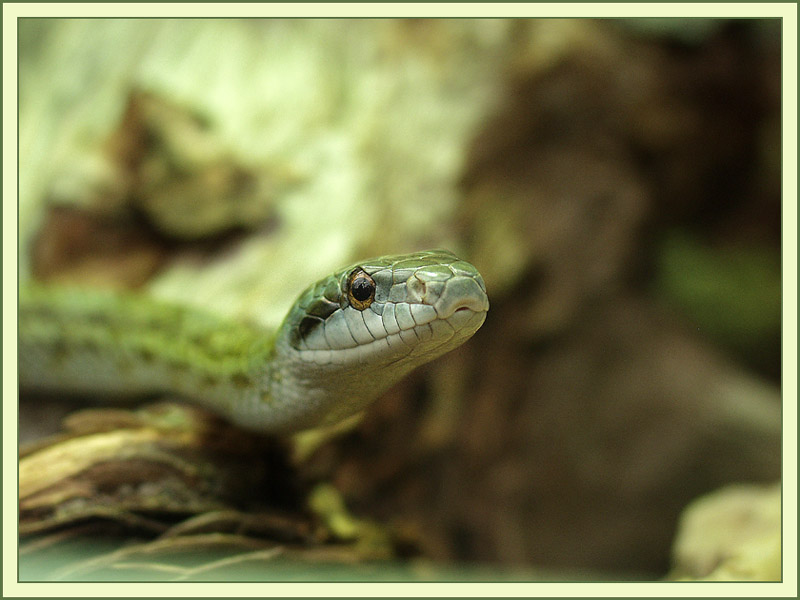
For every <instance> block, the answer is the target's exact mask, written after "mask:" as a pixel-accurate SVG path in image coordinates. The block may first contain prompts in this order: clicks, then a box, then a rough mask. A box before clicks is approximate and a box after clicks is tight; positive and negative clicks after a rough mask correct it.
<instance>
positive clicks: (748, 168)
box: [19, 19, 781, 579]
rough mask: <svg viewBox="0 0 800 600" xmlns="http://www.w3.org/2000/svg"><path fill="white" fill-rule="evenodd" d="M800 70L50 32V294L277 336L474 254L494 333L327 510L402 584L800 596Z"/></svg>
mask: <svg viewBox="0 0 800 600" xmlns="http://www.w3.org/2000/svg"><path fill="white" fill-rule="evenodd" d="M780 68H781V23H780V21H779V20H776V19H772V20H767V19H764V20H754V19H751V20H747V19H740V20H732V21H726V20H709V19H691V20H690V19H622V20H585V19H568V20H559V19H547V20H536V19H531V20H526V19H511V20H505V19H491V20H473V19H459V20H447V19H443V20H415V19H408V20H406V19H397V20H394V19H386V20H358V19H355V20H316V19H303V20H280V19H277V20H272V19H270V20H235V19H234V20H180V19H177V20H137V19H125V20H122V19H121V20H105V19H100V20H81V19H70V20H59V19H26V20H22V21H20V24H19V161H20V173H19V194H20V195H19V205H20V216H19V231H20V238H19V239H20V242H19V243H20V274H21V278H22V279H23V280H25V279H28V278H33V279H39V280H44V281H49V282H54V283H81V284H87V285H97V286H103V287H114V288H118V289H137V290H139V291H143V292H145V293H148V294H152V295H154V296H157V297H160V298H164V299H168V300H171V301H177V302H185V303H188V304H194V305H198V306H203V307H205V308H210V309H212V310H215V311H218V312H220V313H222V314H228V315H235V316H240V317H246V318H251V319H256V320H258V321H260V322H262V323H264V324H265V325H268V326H270V325H272V326H276V325H277V324H278V323H279V321H280V320H281V318H282V317H283V315H284V314H285V313H286V311H287V309H288V308H289V306H290V305H291V304H292V302H293V301H294V299H295V297H296V295H297V294H298V293H299V292H300V291H301V290H302V288H304V287H305V286H306V285H307V284H308V283H310V282H312V281H314V280H316V279H317V278H319V277H321V276H324V275H326V274H328V273H329V272H331V271H333V270H334V269H335V268H337V267H340V266H341V265H343V264H347V263H348V262H351V261H354V260H358V259H359V258H363V257H365V256H372V255H380V254H387V253H397V252H405V251H415V250H419V249H425V248H433V247H446V248H450V249H452V250H453V251H455V252H456V253H457V254H459V255H460V256H461V257H463V258H464V259H466V260H469V261H471V262H472V263H474V264H475V265H476V266H477V267H478V268H479V270H480V271H481V273H482V274H483V276H484V279H485V281H486V285H487V289H488V291H489V297H490V301H491V310H490V312H489V316H488V318H487V320H486V323H485V325H484V326H483V328H482V329H481V330H480V331H479V332H478V333H477V334H476V336H475V337H474V338H473V339H472V340H471V341H470V342H469V343H467V344H466V345H465V346H463V347H461V348H459V349H458V350H456V351H455V352H453V353H451V354H450V355H447V356H445V357H443V358H442V359H440V360H438V361H436V362H434V363H433V364H430V365H428V366H426V367H425V368H423V369H421V370H420V371H418V372H416V373H414V374H413V375H412V376H410V377H409V378H408V379H406V380H405V381H403V382H402V383H401V384H399V385H398V386H396V387H395V388H394V389H392V390H391V391H390V392H388V393H387V395H386V396H385V397H384V398H383V399H381V400H380V401H379V402H377V403H376V404H375V405H374V406H373V407H372V408H371V409H370V410H369V411H368V412H367V415H366V417H365V419H364V420H363V421H362V422H361V423H360V424H359V425H358V426H357V428H356V429H355V430H353V431H350V432H349V433H347V434H345V435H343V436H341V437H340V438H338V439H336V440H333V441H331V442H328V443H326V444H324V445H323V446H322V447H320V448H319V449H317V450H316V452H314V453H313V455H312V456H310V457H309V458H308V459H307V460H306V461H305V462H304V464H303V465H302V467H301V471H302V473H303V477H304V478H306V479H313V480H316V481H326V482H329V483H330V484H331V485H332V486H333V488H335V489H336V490H338V493H339V494H341V496H342V498H343V499H344V501H345V503H346V505H347V507H348V509H349V510H350V511H352V513H353V514H354V515H358V517H359V518H362V519H367V520H370V522H374V523H378V524H380V526H381V527H385V528H386V530H387V531H390V532H391V536H392V539H394V540H395V543H394V545H393V548H394V555H395V556H396V557H400V558H404V557H405V558H409V559H410V558H414V559H424V560H426V561H429V562H430V564H434V565H482V566H487V567H488V568H498V569H499V568H503V569H530V568H533V569H545V570H546V572H549V573H557V574H562V575H557V576H556V578H558V577H561V578H582V577H584V578H591V577H595V578H600V577H610V578H623V579H628V578H637V579H641V578H660V577H664V576H666V575H668V574H670V573H672V574H673V575H674V576H691V577H705V576H709V575H711V574H713V573H714V572H715V569H718V568H719V567H720V565H721V564H723V563H725V561H726V560H727V559H728V558H730V557H731V556H733V555H735V556H736V557H737V560H739V559H741V557H742V556H755V559H754V562H755V564H761V562H763V563H764V564H766V565H767V566H766V567H764V569H766V570H764V569H762V570H760V571H759V570H757V569H756V570H755V571H748V570H747V569H751V570H752V569H754V567H752V561H751V563H748V564H747V565H746V566H745V567H741V565H740V567H741V568H740V570H739V571H734V575H730V577H732V578H737V577H736V574H737V573H738V577H745V575H743V574H742V570H741V569H744V572H746V573H750V574H751V575H752V572H756V573H757V576H753V577H755V578H761V579H769V578H772V577H773V576H774V574H775V573H776V572H775V571H774V569H775V568H777V577H780V565H779V559H780V529H779V526H780V488H779V487H775V485H774V484H776V483H777V482H779V479H780V475H781V453H780V450H781V445H780V444H781V408H780V383H781V180H780V175H781V162H780V159H781V147H780V142H781V118H780V108H781V96H780V94H781V78H780ZM57 414H58V413H57V412H55V411H52V410H51V409H50V408H45V409H40V411H39V413H36V414H34V415H33V416H32V417H26V414H25V413H24V412H23V413H22V415H21V419H22V421H23V422H22V423H21V429H20V431H21V435H23V437H24V438H25V439H33V438H36V437H39V436H41V435H42V434H43V433H45V432H47V430H48V427H50V428H52V427H53V423H54V421H56V416H57ZM26 419H28V420H27V421H26ZM730 485H735V487H733V488H730V487H727V491H726V490H723V492H721V494H722V495H721V496H720V498H721V504H718V505H714V508H713V509H712V510H711V513H710V514H711V518H710V519H706V520H703V519H702V518H700V519H699V520H698V519H695V520H694V521H692V523H694V525H693V527H695V529H692V530H691V531H687V529H686V528H687V527H689V525H687V523H688V521H687V520H686V518H683V519H682V518H681V514H682V511H683V510H684V509H685V507H686V506H687V505H688V504H689V503H690V502H691V501H693V500H695V499H697V498H699V497H701V496H703V495H705V494H708V493H711V492H715V491H717V490H720V489H721V488H726V486H730ZM731 490H733V491H732V492H731ZM726 494H727V495H726ZM731 494H732V496H731ZM730 498H733V500H732V503H733V504H731V501H730ZM726 499H728V500H726ZM726 502H727V504H726ZM731 506H733V508H731ZM776 507H777V509H776ZM690 521H691V519H690ZM698 523H699V524H698ZM697 528H699V529H697ZM743 530H744V533H741V532H742V531H743ZM679 532H680V535H681V536H688V538H687V537H680V538H679V537H677V536H678V535H679ZM693 536H694V537H693ZM676 539H679V540H683V539H690V540H691V539H695V540H699V542H698V545H699V546H702V549H699V550H698V548H697V547H691V544H690V547H689V548H688V549H686V548H683V547H682V546H681V547H680V548H683V549H682V550H680V552H678V549H680V548H679V546H680V543H677V545H676ZM718 539H721V540H723V541H721V542H719V544H721V546H720V545H718V546H714V547H713V548H706V547H705V546H704V544H705V545H710V544H711V541H712V540H718ZM742 539H744V540H745V541H746V542H747V543H751V542H752V543H751V546H750V547H751V548H752V547H755V548H756V550H753V551H752V552H751V551H750V550H742V551H739V550H736V552H734V551H733V550H732V549H733V548H739V546H738V545H737V544H739V543H740V541H741V540H742ZM398 540H400V541H398ZM720 548H722V550H721V549H720ZM748 553H749V554H748ZM776 560H777V561H778V563H775V561H776ZM693 561H694V562H693ZM759 561H761V562H759ZM775 564H777V567H775ZM564 573H566V574H567V575H563V574H564Z"/></svg>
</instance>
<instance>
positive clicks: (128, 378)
mask: <svg viewBox="0 0 800 600" xmlns="http://www.w3.org/2000/svg"><path fill="white" fill-rule="evenodd" d="M488 308H489V301H488V298H487V295H486V287H485V285H484V282H483V279H482V278H481V276H480V274H479V273H478V271H477V269H476V268H475V267H474V266H472V265H471V264H470V263H468V262H465V261H462V260H460V259H458V258H457V257H456V256H455V255H453V254H452V253H450V252H448V251H443V250H435V251H426V252H419V253H415V254H405V255H395V256H383V257H379V258H373V259H368V260H364V261H361V262H359V263H357V264H353V265H349V266H348V267H346V268H344V269H341V270H339V271H337V272H335V273H333V274H331V275H330V276H328V277H326V278H324V279H322V280H321V281H319V282H317V283H315V284H314V285H311V286H309V287H308V288H307V289H306V290H305V291H304V292H303V293H302V294H300V296H299V298H298V299H297V301H296V302H295V303H294V305H293V306H292V308H291V309H290V310H289V312H288V314H287V315H286V317H285V319H284V321H283V323H282V324H281V326H280V327H279V328H278V330H277V331H269V330H265V329H264V328H263V327H259V326H254V325H252V324H247V323H242V322H237V321H231V320H225V319H222V318H219V317H216V316H214V315H211V314H206V313H204V312H201V311H198V310H196V309H191V308H188V307H185V306H176V305H169V304H165V303H161V302H158V301H156V300H153V299H148V298H144V297H138V296H134V295H129V294H128V295H126V294H114V293H100V292H97V291H93V292H87V291H85V290H77V289H66V288H50V287H39V286H33V287H28V288H24V289H22V290H21V291H20V305H19V376H20V386H21V388H22V389H32V390H40V391H54V390H57V391H65V392H69V393H72V394H102V395H103V396H104V397H105V396H109V397H110V396H132V395H133V396H140V395H146V394H153V393H173V394H176V395H178V396H181V397H183V398H185V399H188V400H191V401H194V402H197V403H198V404H201V405H204V406H206V407H208V408H210V409H212V410H214V411H215V412H218V413H220V414H221V415H223V416H225V417H227V418H228V419H230V420H231V421H233V422H234V423H237V424H238V425H241V426H243V427H246V428H249V429H253V430H258V431H265V432H277V433H280V432H292V431H299V430H303V429H308V428H311V427H317V426H325V425H331V424H334V423H336V422H338V421H340V420H342V419H344V418H346V417H348V416H350V415H352V414H355V413H357V412H359V411H360V410H362V409H363V408H365V407H366V406H367V405H368V404H369V403H371V402H372V401H373V400H374V399H375V398H377V397H378V396H379V395H380V394H381V393H382V392H384V391H385V390H386V389H387V388H388V387H389V386H391V385H392V384H393V383H395V382H396V381H398V380H399V379H400V378H402V377H403V376H405V375H406V374H407V373H408V372H410V371H411V370H412V369H414V368H416V367H418V366H419V365H421V364H424V363H426V362H428V361H430V360H433V359H435V358H437V357H438V356H441V355H442V354H444V353H445V352H448V351H450V350H452V349H453V348H455V347H457V346H459V345H461V344H462V343H464V342H465V341H466V340H467V339H469V338H470V337H471V336H472V335H473V334H474V333H475V332H476V331H477V330H478V328H479V327H480V326H481V325H482V324H483V321H484V319H485V318H486V311H487V310H488Z"/></svg>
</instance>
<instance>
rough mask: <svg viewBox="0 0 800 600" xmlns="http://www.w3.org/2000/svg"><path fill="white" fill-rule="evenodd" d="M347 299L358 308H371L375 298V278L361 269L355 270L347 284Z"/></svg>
mask: <svg viewBox="0 0 800 600" xmlns="http://www.w3.org/2000/svg"><path fill="white" fill-rule="evenodd" d="M347 299H348V300H349V301H350V306H352V307H353V308H355V309H356V310H364V309H367V308H369V305H370V304H372V301H373V300H374V299H375V280H374V279H372V277H370V276H369V275H368V274H367V273H365V272H364V271H362V270H361V269H356V270H355V271H353V272H352V273H351V274H350V279H349V280H348V284H347Z"/></svg>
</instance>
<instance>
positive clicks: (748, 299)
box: [655, 231, 782, 369]
mask: <svg viewBox="0 0 800 600" xmlns="http://www.w3.org/2000/svg"><path fill="white" fill-rule="evenodd" d="M655 285H656V289H657V293H659V294H662V295H663V297H664V299H665V300H666V301H667V302H668V303H669V304H671V305H672V306H673V307H675V308H677V309H678V310H679V311H681V312H682V313H683V314H685V315H686V316H687V317H688V319H689V320H690V321H691V323H692V324H693V325H694V326H696V327H697V330H698V331H699V332H700V334H701V335H702V336H703V337H707V338H709V339H711V340H713V341H715V342H717V343H718V344H719V345H720V346H721V347H724V348H727V349H729V350H731V351H733V352H734V353H735V354H736V355H739V356H740V357H742V358H743V359H745V360H746V361H747V362H749V363H751V364H753V365H754V366H756V367H758V368H761V369H770V365H774V364H775V363H776V359H777V358H778V357H776V356H775V355H774V353H775V351H776V350H779V348H780V336H781V317H782V315H781V307H782V289H781V264H780V260H779V257H778V255H777V254H776V252H775V251H774V250H772V249H771V248H768V247H766V246H765V245H763V244H762V245H757V244H754V243H750V244H736V245H735V246H733V245H728V246H723V247H719V246H715V245H712V244H711V243H709V242H707V241H705V242H704V241H703V240H702V239H701V238H699V237H698V236H697V235H692V234H689V233H687V232H685V231H673V232H670V233H668V234H667V235H665V236H664V239H663V240H662V241H661V243H660V245H659V247H658V258H657V273H656V279H655ZM770 351H771V352H770ZM764 352H768V355H767V356H764Z"/></svg>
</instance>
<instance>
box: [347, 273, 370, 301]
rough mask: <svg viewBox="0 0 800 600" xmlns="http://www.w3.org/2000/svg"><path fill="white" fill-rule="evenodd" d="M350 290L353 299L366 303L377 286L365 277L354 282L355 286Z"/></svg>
mask: <svg viewBox="0 0 800 600" xmlns="http://www.w3.org/2000/svg"><path fill="white" fill-rule="evenodd" d="M350 289H351V290H352V293H353V298H355V299H356V300H358V301H359V302H366V301H367V300H368V299H369V297H370V296H371V295H372V293H373V292H374V291H375V286H374V285H373V284H372V283H371V282H370V281H369V280H367V279H365V278H364V277H359V278H358V279H356V280H355V281H354V282H353V286H352V287H351V288H350Z"/></svg>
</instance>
